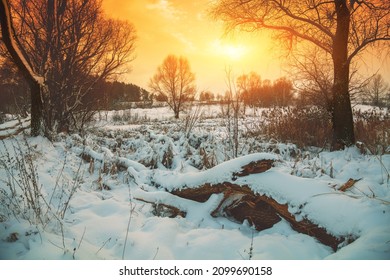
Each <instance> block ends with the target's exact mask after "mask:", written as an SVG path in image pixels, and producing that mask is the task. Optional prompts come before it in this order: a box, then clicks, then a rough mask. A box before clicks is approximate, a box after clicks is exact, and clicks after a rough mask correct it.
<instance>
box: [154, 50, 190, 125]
mask: <svg viewBox="0 0 390 280" xmlns="http://www.w3.org/2000/svg"><path fill="white" fill-rule="evenodd" d="M149 86H150V88H151V90H152V92H153V93H154V94H157V95H159V96H165V98H166V100H167V103H168V105H169V107H170V108H171V109H172V110H173V112H174V114H175V118H176V119H178V118H179V114H180V112H181V111H182V110H183V109H184V108H183V107H184V105H185V103H186V102H188V101H191V100H193V98H194V95H195V92H196V86H195V75H194V74H193V73H192V72H191V68H190V64H189V62H188V60H187V59H186V58H185V57H182V56H181V57H177V56H174V55H168V56H167V57H166V58H165V59H164V61H163V63H162V64H161V65H160V66H159V67H158V68H157V72H156V74H155V75H154V76H153V77H152V78H151V79H150V83H149Z"/></svg>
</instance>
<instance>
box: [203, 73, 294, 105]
mask: <svg viewBox="0 0 390 280" xmlns="http://www.w3.org/2000/svg"><path fill="white" fill-rule="evenodd" d="M232 83H234V85H232V89H231V90H229V91H227V92H226V93H225V94H224V95H221V94H214V93H212V92H210V91H202V92H201V93H200V94H199V101H201V102H227V101H229V100H230V99H232V98H233V99H235V100H236V101H237V100H238V101H240V102H243V103H244V104H245V106H249V107H270V106H288V105H291V104H292V103H293V100H294V86H293V83H292V81H291V80H289V79H287V78H286V77H281V78H278V79H276V80H274V81H271V80H268V79H265V80H262V79H261V76H260V75H259V74H257V73H255V72H251V73H249V74H243V75H241V76H239V77H238V78H237V79H236V80H235V81H233V82H232ZM231 91H233V92H231Z"/></svg>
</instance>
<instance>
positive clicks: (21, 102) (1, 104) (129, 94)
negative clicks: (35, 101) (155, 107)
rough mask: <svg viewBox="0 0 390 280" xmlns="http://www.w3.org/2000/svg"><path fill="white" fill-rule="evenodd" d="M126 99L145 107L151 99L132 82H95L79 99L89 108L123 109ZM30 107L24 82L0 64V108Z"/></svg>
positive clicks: (23, 110) (19, 111)
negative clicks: (81, 98)
mask: <svg viewBox="0 0 390 280" xmlns="http://www.w3.org/2000/svg"><path fill="white" fill-rule="evenodd" d="M130 102H137V105H138V106H140V107H141V106H149V105H150V104H151V103H152V102H153V96H152V94H151V93H150V92H149V91H147V90H146V89H144V88H142V87H140V86H138V85H135V84H132V83H125V82H118V81H99V82H98V83H96V85H94V86H93V87H92V88H91V89H90V90H89V92H88V93H87V94H86V95H85V96H84V97H83V101H82V103H83V104H84V105H85V107H86V108H88V109H90V110H114V109H125V108H128V107H129V103H130ZM30 106H31V100H30V90H29V87H28V85H27V83H26V82H25V81H24V79H23V78H22V77H20V75H19V74H18V72H17V70H16V69H15V67H14V66H13V65H12V64H10V63H9V62H8V63H7V62H4V63H2V64H1V63H0V111H1V112H2V113H10V114H21V115H26V114H27V113H28V112H29V108H30Z"/></svg>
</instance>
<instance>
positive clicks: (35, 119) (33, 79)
mask: <svg viewBox="0 0 390 280" xmlns="http://www.w3.org/2000/svg"><path fill="white" fill-rule="evenodd" d="M0 25H1V31H2V39H3V42H4V44H5V46H6V48H7V50H8V52H9V54H10V56H11V57H12V59H13V60H14V62H15V64H16V66H17V67H18V69H19V71H20V72H21V73H22V75H23V76H24V78H25V79H26V81H27V83H28V84H29V86H30V93H31V135H32V136H38V135H39V134H41V132H42V118H43V115H42V99H41V88H42V87H43V86H44V83H43V79H42V77H39V76H38V75H37V74H36V73H35V72H34V71H33V69H32V67H31V65H30V64H29V63H28V61H27V59H26V57H25V56H24V55H23V52H22V49H21V48H20V46H19V44H18V43H17V41H16V40H15V39H14V38H15V34H14V32H13V25H12V21H11V14H10V10H9V6H8V1H6V0H1V1H0Z"/></svg>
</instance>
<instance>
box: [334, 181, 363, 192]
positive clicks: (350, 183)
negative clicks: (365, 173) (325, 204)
mask: <svg viewBox="0 0 390 280" xmlns="http://www.w3.org/2000/svg"><path fill="white" fill-rule="evenodd" d="M360 180H361V178H360V179H357V180H355V179H352V178H351V179H349V180H348V181H347V182H346V183H345V184H344V185H342V186H341V187H340V188H339V191H341V192H345V191H347V190H348V189H350V188H352V187H353V186H354V185H355V184H356V183H357V182H359V181H360Z"/></svg>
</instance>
